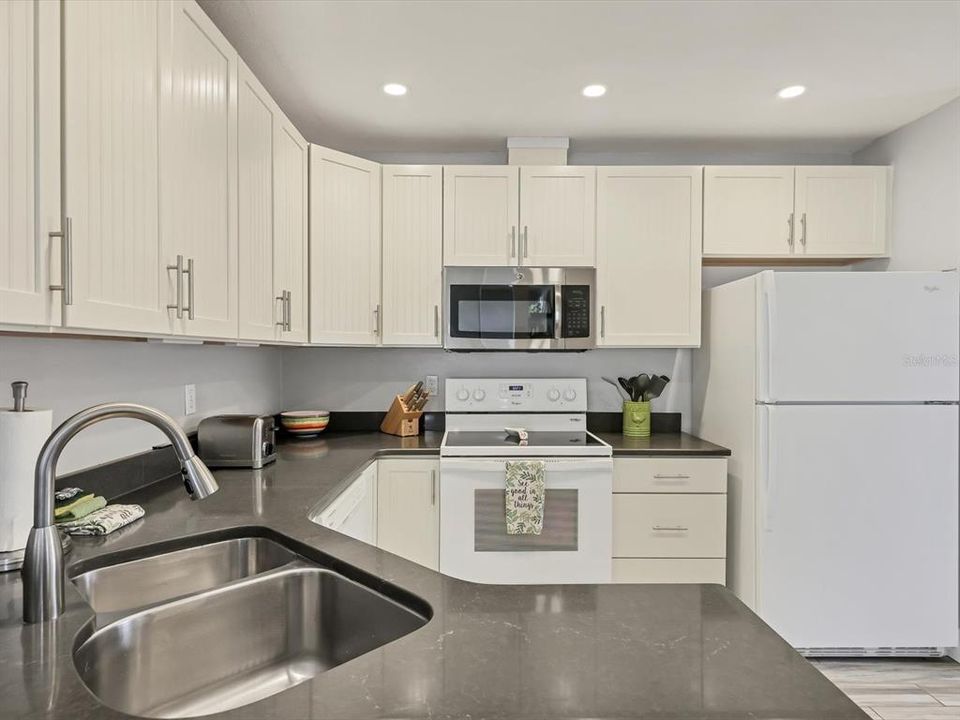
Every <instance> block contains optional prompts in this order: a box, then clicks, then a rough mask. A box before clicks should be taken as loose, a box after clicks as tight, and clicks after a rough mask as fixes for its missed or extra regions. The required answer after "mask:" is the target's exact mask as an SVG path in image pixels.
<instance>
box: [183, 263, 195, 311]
mask: <svg viewBox="0 0 960 720" xmlns="http://www.w3.org/2000/svg"><path fill="white" fill-rule="evenodd" d="M183 274H185V275H189V276H190V277H188V278H187V302H188V304H187V306H186V307H184V308H183V309H184V311H185V312H186V313H187V319H188V320H193V308H194V305H196V302H195V301H194V298H195V295H194V292H193V280H194V276H195V273H194V272H193V258H188V259H187V269H186V270H184V271H183Z"/></svg>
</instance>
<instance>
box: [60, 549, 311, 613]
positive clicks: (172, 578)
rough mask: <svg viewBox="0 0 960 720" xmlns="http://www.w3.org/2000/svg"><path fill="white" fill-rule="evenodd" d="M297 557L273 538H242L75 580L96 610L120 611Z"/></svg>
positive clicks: (94, 572) (91, 572)
mask: <svg viewBox="0 0 960 720" xmlns="http://www.w3.org/2000/svg"><path fill="white" fill-rule="evenodd" d="M297 559H300V556H299V555H297V554H296V553H294V552H292V551H291V550H288V549H287V548H285V547H284V546H283V545H280V544H279V543H277V542H274V541H273V540H269V539H267V538H263V537H241V538H234V539H232V540H223V541H221V542H213V543H207V544H205V545H198V546H195V547H189V548H186V549H184V550H176V551H173V552H167V553H163V554H158V555H153V556H150V557H144V558H139V559H137V560H131V561H129V562H122V563H118V564H116V565H109V566H107V567H102V568H97V569H95V570H89V571H87V572H83V573H80V574H79V575H76V576H75V577H73V578H72V580H73V584H74V585H75V586H76V587H77V589H78V590H79V591H80V594H81V595H83V597H84V599H86V601H87V603H89V605H90V606H91V607H92V608H93V609H94V610H95V611H96V612H97V613H100V614H103V613H117V612H123V611H126V610H133V609H136V608H142V607H146V606H148V605H155V604H156V603H160V602H164V601H166V600H172V599H174V598H178V597H183V596H185V595H191V594H193V593H197V592H201V591H203V590H210V589H212V588H215V587H219V586H221V585H224V584H226V583H229V582H232V581H234V580H239V579H241V578H245V577H251V576H253V575H257V574H259V573H262V572H266V571H268V570H273V569H275V568H278V567H281V566H283V565H286V564H287V563H289V562H292V561H294V560H297Z"/></svg>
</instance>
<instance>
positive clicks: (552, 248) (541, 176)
mask: <svg viewBox="0 0 960 720" xmlns="http://www.w3.org/2000/svg"><path fill="white" fill-rule="evenodd" d="M596 195H597V171H596V168H593V167H582V166H581V167H578V166H562V167H551V166H543V167H540V166H528V167H522V168H521V169H520V230H519V232H520V237H521V242H520V257H521V263H522V264H523V265H531V266H548V267H577V266H587V267H593V265H594V263H595V261H596V239H597V235H596Z"/></svg>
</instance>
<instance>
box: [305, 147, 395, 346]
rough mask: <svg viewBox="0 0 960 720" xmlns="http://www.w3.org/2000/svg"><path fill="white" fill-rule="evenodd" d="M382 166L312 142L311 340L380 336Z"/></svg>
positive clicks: (372, 340)
mask: <svg viewBox="0 0 960 720" xmlns="http://www.w3.org/2000/svg"><path fill="white" fill-rule="evenodd" d="M380 310H381V308H380V165H379V164H377V163H375V162H370V161H369V160H364V159H362V158H358V157H353V156H352V155H347V154H346V153H342V152H337V151H336V150H330V149H328V148H324V147H320V146H319V145H311V146H310V342H312V343H330V344H340V345H376V344H377V343H378V341H379V338H380V327H381V325H380V323H381V320H382V318H381V312H380Z"/></svg>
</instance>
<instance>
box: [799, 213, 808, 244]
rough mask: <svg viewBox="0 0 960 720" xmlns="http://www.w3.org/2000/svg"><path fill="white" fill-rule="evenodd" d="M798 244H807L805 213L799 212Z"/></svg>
mask: <svg viewBox="0 0 960 720" xmlns="http://www.w3.org/2000/svg"><path fill="white" fill-rule="evenodd" d="M800 244H801V245H803V246H804V247H806V246H807V214H806V213H801V214H800Z"/></svg>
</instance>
